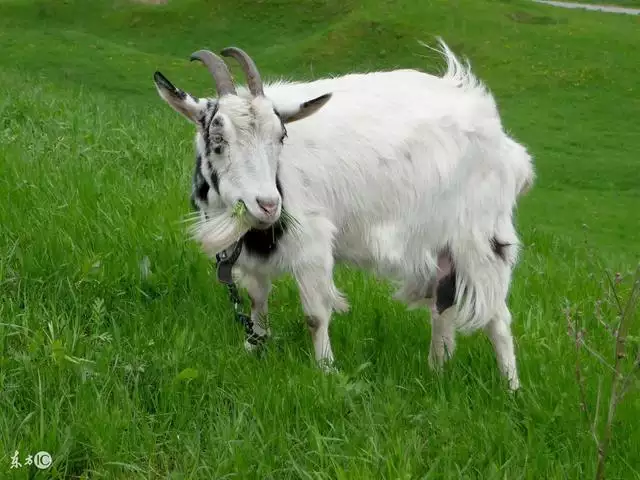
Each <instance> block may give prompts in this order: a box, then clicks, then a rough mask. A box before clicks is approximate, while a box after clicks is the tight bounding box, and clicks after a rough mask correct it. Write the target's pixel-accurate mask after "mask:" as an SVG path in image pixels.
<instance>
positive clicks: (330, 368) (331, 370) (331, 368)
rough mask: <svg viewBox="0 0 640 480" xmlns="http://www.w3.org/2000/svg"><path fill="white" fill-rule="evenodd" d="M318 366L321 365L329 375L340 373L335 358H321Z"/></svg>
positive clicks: (323, 370)
mask: <svg viewBox="0 0 640 480" xmlns="http://www.w3.org/2000/svg"><path fill="white" fill-rule="evenodd" d="M318 367H320V370H321V371H322V372H323V373H325V374H328V375H330V374H336V373H339V370H338V369H337V368H336V366H335V365H334V364H333V360H319V361H318Z"/></svg>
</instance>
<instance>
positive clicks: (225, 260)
mask: <svg viewBox="0 0 640 480" xmlns="http://www.w3.org/2000/svg"><path fill="white" fill-rule="evenodd" d="M243 242H244V238H241V239H240V240H238V241H237V242H236V243H235V244H233V245H231V246H230V247H229V248H227V249H226V250H223V251H222V252H220V253H217V254H216V262H217V263H218V268H217V276H218V281H219V282H222V283H226V284H227V285H231V284H233V278H232V277H231V270H232V269H233V266H234V265H235V263H236V261H237V260H238V257H239V256H240V253H241V252H242V244H243Z"/></svg>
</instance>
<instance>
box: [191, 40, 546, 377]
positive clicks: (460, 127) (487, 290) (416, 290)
mask: <svg viewBox="0 0 640 480" xmlns="http://www.w3.org/2000/svg"><path fill="white" fill-rule="evenodd" d="M440 47H441V50H440V51H441V53H442V54H443V56H444V58H445V59H446V62H447V71H446V73H445V74H444V75H443V76H442V77H437V76H433V75H429V74H426V73H422V72H419V71H416V70H406V69H405V70H395V71H387V72H372V73H366V74H357V73H356V74H349V75H345V76H341V77H336V78H327V79H321V80H316V81H313V82H308V83H303V82H286V81H279V82H275V83H271V84H265V87H264V90H265V96H266V98H267V99H268V100H267V99H257V100H253V103H252V105H253V108H254V109H256V110H257V111H258V117H257V118H258V119H259V122H264V123H265V124H268V127H265V128H264V130H263V134H261V135H262V136H261V137H260V136H259V135H258V134H255V135H254V137H253V138H254V140H252V141H251V142H248V143H247V141H246V140H245V141H244V142H245V143H244V144H243V145H244V146H243V147H242V149H244V150H243V151H244V152H245V154H246V155H248V156H247V157H246V160H243V161H245V162H247V163H246V165H249V164H250V162H251V161H253V162H254V163H253V165H263V164H262V163H260V162H261V160H260V158H265V159H266V158H267V157H269V161H271V156H274V155H275V156H276V159H275V160H277V161H278V162H279V163H278V164H279V170H278V175H279V178H280V182H281V184H282V190H283V197H284V200H283V205H284V207H285V208H286V209H287V211H288V212H289V213H290V214H291V215H292V216H293V217H295V218H296V219H297V220H298V221H299V222H300V226H299V228H297V229H295V230H294V231H290V232H288V233H287V234H285V236H284V237H283V238H282V239H281V241H280V244H279V248H278V250H277V252H276V253H275V254H274V255H273V256H272V257H271V258H269V259H268V260H267V261H264V260H261V259H259V258H254V257H251V256H249V255H247V254H246V252H244V251H243V253H242V255H241V256H240V258H239V259H238V262H237V267H236V271H235V274H236V277H237V278H238V280H239V281H240V282H241V283H242V284H243V285H244V286H245V287H246V288H247V289H248V291H249V295H250V296H252V298H254V297H261V298H262V297H264V296H265V295H264V292H265V291H268V286H270V284H271V281H272V280H273V279H274V278H275V277H276V276H278V275H280V274H283V273H291V274H293V275H294V277H295V278H296V280H297V282H298V285H299V287H300V294H301V300H302V303H303V308H304V311H305V314H306V315H307V317H308V319H309V320H308V321H309V328H310V331H311V334H312V339H313V343H314V347H315V351H316V359H317V360H318V361H328V362H331V361H332V360H333V354H332V351H331V345H330V341H329V335H328V327H329V322H330V316H331V311H332V310H334V311H346V310H347V309H348V304H347V302H346V300H345V299H344V297H343V295H342V294H341V293H340V292H339V291H338V289H337V288H336V287H335V285H334V283H333V268H334V263H335V262H347V263H350V264H352V265H356V266H360V267H362V268H367V269H371V270H372V271H374V272H376V273H377V274H379V275H381V276H384V277H386V278H389V279H392V280H394V281H396V282H397V283H398V287H399V288H398V291H397V293H396V298H398V299H400V300H403V301H405V302H406V303H407V304H408V305H410V306H419V305H429V306H430V307H431V310H432V322H433V325H434V328H433V330H432V334H433V336H434V338H433V339H432V351H431V354H430V364H432V366H437V365H438V364H441V363H442V361H443V360H444V355H445V354H446V352H445V347H446V349H447V350H452V349H453V346H454V344H455V342H454V339H453V332H454V329H457V330H459V331H461V332H465V333H468V332H472V331H475V330H477V329H481V328H482V329H485V330H486V331H487V332H488V333H489V335H490V338H491V339H492V341H493V343H494V346H495V348H496V353H497V356H498V361H499V364H500V368H501V371H502V372H503V373H504V374H505V375H506V376H507V377H508V378H509V381H510V386H511V387H512V388H517V387H518V385H519V381H518V376H517V370H516V367H515V356H514V353H513V341H512V338H511V332H510V328H509V324H510V322H511V316H510V313H509V310H508V308H507V307H506V297H507V293H508V289H509V285H510V281H511V272H512V269H513V267H514V265H515V263H516V260H517V257H518V250H519V239H518V235H517V233H516V230H515V228H514V225H513V220H512V213H513V209H514V207H515V205H516V200H517V198H518V196H519V195H520V194H521V193H522V192H523V191H525V190H526V189H528V188H529V187H530V186H531V185H532V183H533V179H534V171H533V166H532V159H531V157H530V155H529V154H528V153H527V151H526V149H525V148H524V147H523V146H521V145H520V144H519V143H516V142H515V141H514V140H513V139H511V138H510V136H509V135H507V133H505V131H504V128H503V126H502V123H501V120H500V116H499V113H498V110H497V107H496V103H495V101H494V99H493V97H492V95H491V94H490V93H489V92H488V91H487V89H486V88H485V87H484V86H483V85H482V84H481V82H479V81H478V80H477V79H476V78H475V77H474V76H473V74H472V73H471V70H470V67H469V65H467V66H463V65H462V64H461V63H460V62H459V61H458V60H457V59H456V57H455V56H454V54H453V53H452V52H451V51H450V50H449V49H448V47H447V46H446V45H445V44H444V42H442V41H441V42H440ZM326 93H332V97H331V99H330V100H329V101H328V102H327V103H326V105H324V106H323V107H322V108H320V109H319V110H318V111H317V112H315V113H313V114H312V115H310V116H308V117H307V118H305V119H303V120H300V121H297V122H293V123H291V124H289V125H287V130H288V138H287V139H286V140H285V142H284V146H283V147H282V148H281V150H279V149H278V148H277V147H275V146H273V145H271V143H269V142H270V141H271V140H267V137H268V138H269V139H271V138H272V137H273V136H274V135H277V132H276V133H275V134H274V133H273V132H272V130H274V129H276V127H277V125H275V124H274V121H273V118H270V117H269V116H268V115H267V113H266V112H267V111H268V109H269V108H270V105H268V102H269V101H271V102H272V103H273V106H275V108H276V109H277V110H278V111H280V112H290V111H296V109H299V107H300V105H301V104H302V103H303V102H305V101H308V100H310V99H313V98H316V97H318V96H320V95H323V94H326ZM239 97H241V98H243V99H246V100H245V105H249V102H251V97H250V95H249V94H248V92H247V91H246V90H245V89H239ZM223 100H224V99H223ZM231 100H233V102H235V103H234V108H233V109H226V110H224V112H225V114H226V115H227V116H229V117H232V116H233V115H234V114H235V115H236V117H234V118H232V119H231V120H232V122H233V123H234V125H238V126H241V127H242V129H246V128H248V127H246V125H245V124H246V119H247V116H246V107H243V106H242V105H241V103H240V101H239V100H240V98H231V99H229V101H230V103H231ZM260 102H262V103H260ZM220 109H221V111H222V110H223V105H222V104H221V105H220ZM243 112H244V113H243ZM274 118H275V117H274ZM264 132H267V133H264ZM198 135H199V137H198V142H200V144H199V146H200V148H203V145H202V144H201V143H202V136H201V135H200V134H198ZM258 137H259V138H258ZM246 145H250V146H251V148H253V149H254V150H252V151H251V152H250V153H249V151H248V150H247V149H246V148H247V147H246ZM265 145H267V146H265ZM255 162H257V163H255ZM265 162H266V160H265ZM265 165H266V163H265ZM228 168H232V167H228ZM261 172H263V173H261V174H260V175H259V176H258V177H259V178H258V177H256V175H255V174H254V173H252V172H249V171H248V170H247V169H246V168H245V171H244V173H236V174H234V175H236V176H237V177H238V181H237V182H236V183H237V185H243V186H242V187H238V189H237V191H236V192H235V193H233V194H231V193H229V190H226V191H224V192H223V191H222V185H221V195H222V197H223V202H224V203H229V202H233V201H235V200H237V199H238V198H244V197H247V198H245V200H247V201H250V199H251V198H249V197H252V196H254V195H260V194H261V193H260V191H259V190H260V189H262V190H267V191H268V193H269V194H273V188H272V185H273V178H274V177H273V174H275V170H272V171H270V173H269V169H268V168H266V167H265V168H264V169H263V170H261ZM243 175H244V176H243ZM240 177H242V179H241V178H240ZM244 178H249V179H250V180H248V183H247V184H243V179H244ZM261 182H262V183H261ZM265 182H266V183H265ZM237 185H236V186H237ZM247 185H249V187H250V188H249V190H247ZM269 188H271V190H269ZM225 192H226V193H225ZM247 192H249V193H248V194H247ZM210 195H213V196H215V194H214V193H213V192H211V193H210ZM216 197H217V196H216ZM211 200H212V202H214V203H215V202H216V201H219V200H220V199H219V198H217V199H213V198H212V199H211ZM494 237H495V238H497V239H498V240H499V241H501V242H502V243H506V244H510V246H507V247H505V249H504V252H505V255H506V261H505V260H503V259H502V258H499V257H497V256H496V254H495V253H494V252H493V250H492V248H491V244H490V239H492V238H494ZM447 248H448V249H449V252H450V257H451V259H452V261H453V265H454V266H455V270H456V272H457V282H456V297H455V305H454V307H453V308H451V309H449V310H447V311H445V312H442V315H440V314H439V313H438V311H437V309H436V308H435V298H434V296H433V295H432V292H433V291H434V288H435V287H434V285H435V283H434V282H436V277H437V274H438V263H439V255H440V254H441V253H442V252H443V251H445V249H447ZM264 302H265V305H266V298H265V300H264ZM259 308H263V307H259ZM263 309H264V310H265V311H266V307H264V308H263ZM436 337H437V338H436ZM449 353H452V352H449Z"/></svg>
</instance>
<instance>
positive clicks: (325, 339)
mask: <svg viewBox="0 0 640 480" xmlns="http://www.w3.org/2000/svg"><path fill="white" fill-rule="evenodd" d="M295 277H296V281H297V283H298V288H299V289H300V300H301V302H302V308H303V310H304V313H305V316H306V321H307V326H308V328H309V333H311V339H312V341H313V348H314V351H315V359H316V361H317V362H318V364H319V366H320V367H321V368H322V369H323V370H325V371H333V370H334V368H333V362H334V358H333V351H332V349H331V340H330V338H329V324H330V323H331V313H332V310H333V309H335V310H337V311H345V309H347V308H348V306H347V303H346V301H345V300H344V298H343V297H342V295H341V293H340V292H339V291H338V290H337V289H336V287H335V285H334V283H333V260H332V259H331V260H327V261H324V262H322V263H320V262H318V263H305V265H303V266H300V267H299V268H298V269H297V271H296V272H295Z"/></svg>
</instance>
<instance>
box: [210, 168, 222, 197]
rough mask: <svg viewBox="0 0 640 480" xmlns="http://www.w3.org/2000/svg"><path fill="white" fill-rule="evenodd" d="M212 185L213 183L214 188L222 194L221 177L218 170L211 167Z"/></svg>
mask: <svg viewBox="0 0 640 480" xmlns="http://www.w3.org/2000/svg"><path fill="white" fill-rule="evenodd" d="M209 165H211V164H209ZM211 185H213V189H214V190H215V191H216V193H217V194H218V195H220V178H219V177H218V172H216V171H215V170H214V169H213V168H212V169H211Z"/></svg>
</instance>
